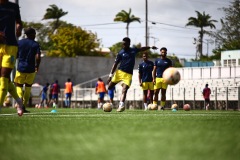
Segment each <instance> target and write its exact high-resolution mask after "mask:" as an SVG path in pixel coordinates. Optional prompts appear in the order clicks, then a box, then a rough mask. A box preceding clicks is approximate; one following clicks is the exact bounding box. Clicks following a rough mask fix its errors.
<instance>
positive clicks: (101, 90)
mask: <svg viewBox="0 0 240 160" xmlns="http://www.w3.org/2000/svg"><path fill="white" fill-rule="evenodd" d="M106 91H107V90H106V86H105V83H104V82H103V80H102V79H101V78H98V81H97V83H96V86H95V93H96V94H98V109H101V108H102V105H103V102H104V96H105V93H106Z"/></svg>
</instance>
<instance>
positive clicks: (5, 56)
mask: <svg viewBox="0 0 240 160" xmlns="http://www.w3.org/2000/svg"><path fill="white" fill-rule="evenodd" d="M21 32H22V21H21V16H20V10H19V5H18V4H15V3H12V2H9V1H8V0H0V64H1V66H0V84H1V85H0V108H1V107H2V106H3V102H4V99H5V97H6V95H7V92H9V93H10V94H11V95H12V96H13V98H14V99H15V100H16V102H17V103H18V105H19V107H18V108H17V112H18V115H19V116H21V115H22V114H23V103H22V100H21V99H20V98H19V97H18V95H17V92H16V88H15V86H14V84H13V83H12V82H11V81H10V74H11V72H12V69H13V68H14V66H15V62H16V56H17V51H18V44H17V39H16V37H20V36H21Z"/></svg>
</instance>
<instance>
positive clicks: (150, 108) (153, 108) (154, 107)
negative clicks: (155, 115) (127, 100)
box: [148, 104, 158, 110]
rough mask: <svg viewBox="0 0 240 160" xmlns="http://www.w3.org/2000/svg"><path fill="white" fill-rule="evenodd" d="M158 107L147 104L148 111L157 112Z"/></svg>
mask: <svg viewBox="0 0 240 160" xmlns="http://www.w3.org/2000/svg"><path fill="white" fill-rule="evenodd" d="M157 108H158V106H157V104H149V105H148V110H157Z"/></svg>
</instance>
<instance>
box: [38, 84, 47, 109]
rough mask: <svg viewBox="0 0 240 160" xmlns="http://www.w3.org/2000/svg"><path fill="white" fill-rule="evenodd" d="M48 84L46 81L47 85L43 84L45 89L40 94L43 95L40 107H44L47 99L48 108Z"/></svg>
mask: <svg viewBox="0 0 240 160" xmlns="http://www.w3.org/2000/svg"><path fill="white" fill-rule="evenodd" d="M48 86H49V83H46V85H45V86H43V89H42V90H41V92H40V95H41V102H40V104H39V106H40V108H41V107H43V108H44V101H45V104H46V108H48V95H47V92H48Z"/></svg>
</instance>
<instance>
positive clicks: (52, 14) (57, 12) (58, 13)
mask: <svg viewBox="0 0 240 160" xmlns="http://www.w3.org/2000/svg"><path fill="white" fill-rule="evenodd" d="M66 14H68V12H64V11H63V10H62V9H61V8H58V6H56V5H55V4H52V5H50V8H47V9H46V13H45V15H44V16H43V19H44V20H48V19H54V21H53V28H52V29H53V30H52V32H54V31H55V30H56V29H57V28H59V26H60V22H59V19H60V18H61V17H63V16H65V15H66Z"/></svg>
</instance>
